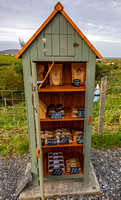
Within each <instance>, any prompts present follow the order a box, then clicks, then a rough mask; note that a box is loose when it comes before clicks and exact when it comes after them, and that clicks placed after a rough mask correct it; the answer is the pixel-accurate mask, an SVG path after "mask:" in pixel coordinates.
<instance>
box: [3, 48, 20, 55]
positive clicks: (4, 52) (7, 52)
mask: <svg viewBox="0 0 121 200" xmlns="http://www.w3.org/2000/svg"><path fill="white" fill-rule="evenodd" d="M18 52H19V49H7V50H3V51H0V54H8V55H16V54H17V53H18Z"/></svg>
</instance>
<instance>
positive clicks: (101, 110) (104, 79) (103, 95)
mask: <svg viewBox="0 0 121 200" xmlns="http://www.w3.org/2000/svg"><path fill="white" fill-rule="evenodd" d="M106 85H107V77H102V78H101V90H100V108H99V127H98V135H100V136H101V135H103V126H104V114H105V98H106Z"/></svg>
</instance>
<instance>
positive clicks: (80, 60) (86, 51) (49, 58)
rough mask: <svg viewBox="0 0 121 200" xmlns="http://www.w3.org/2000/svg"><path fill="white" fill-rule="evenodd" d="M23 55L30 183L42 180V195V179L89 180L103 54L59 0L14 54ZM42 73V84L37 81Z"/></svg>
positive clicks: (36, 184)
mask: <svg viewBox="0 0 121 200" xmlns="http://www.w3.org/2000/svg"><path fill="white" fill-rule="evenodd" d="M21 57H22V61H23V73H24V87H25V96H26V106H27V120H28V131H29V144H30V157H31V172H32V183H33V185H34V186H38V185H39V182H40V189H41V193H42V198H44V184H43V183H44V181H43V180H44V179H47V180H50V179H65V178H83V180H84V181H85V182H88V179H89V166H90V149H91V129H92V114H93V93H94V80H95V64H96V58H99V59H101V58H102V56H101V55H100V54H99V52H98V51H97V50H96V49H95V47H94V46H93V45H92V44H91V43H90V42H89V40H88V39H87V38H86V37H85V36H84V34H83V33H82V32H81V31H80V30H79V28H78V27H77V26H76V25H75V24H74V22H73V21H72V20H71V19H70V18H69V16H68V15H67V14H66V13H65V11H64V9H63V6H62V5H61V4H60V3H59V2H58V3H57V4H56V5H55V8H54V11H53V12H52V13H51V14H50V16H49V17H48V18H47V19H46V21H45V22H44V23H43V24H42V25H41V26H40V28H39V29H38V30H37V31H36V33H35V34H34V35H33V36H32V37H31V38H30V40H29V41H28V42H27V43H26V44H25V45H24V47H23V48H22V49H21V50H20V51H19V52H18V54H17V55H16V56H15V58H16V59H17V58H21ZM50 67H51V68H50ZM48 69H49V71H48ZM54 69H55V72H54ZM74 70H75V71H74ZM52 72H53V74H54V76H55V77H56V76H58V78H57V79H56V78H55V81H56V82H57V80H58V79H59V80H60V82H59V83H58V84H56V83H54V82H53V76H52ZM78 72H79V74H78ZM39 74H40V76H39ZM39 77H41V78H40V79H42V80H39ZM44 78H46V79H45V81H44V84H45V87H40V86H37V81H43V79H44ZM59 106H60V107H61V108H60V107H59ZM49 109H50V110H51V111H50V110H49ZM59 109H60V110H61V111H58V110H59ZM39 111H40V112H42V113H39ZM49 112H50V113H49ZM53 114H55V115H53ZM56 114H57V115H56ZM60 114H61V116H60ZM41 115H42V116H43V117H40V116H41ZM63 138H65V139H63Z"/></svg>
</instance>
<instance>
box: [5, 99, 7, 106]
mask: <svg viewBox="0 0 121 200" xmlns="http://www.w3.org/2000/svg"><path fill="white" fill-rule="evenodd" d="M4 104H5V107H6V106H7V103H6V98H4Z"/></svg>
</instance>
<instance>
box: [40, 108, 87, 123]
mask: <svg viewBox="0 0 121 200" xmlns="http://www.w3.org/2000/svg"><path fill="white" fill-rule="evenodd" d="M65 113H66V115H65V116H64V118H62V119H51V118H50V117H49V116H48V115H47V117H46V119H40V121H41V122H56V121H57V122H59V121H60V122H61V121H84V118H78V117H71V109H70V108H65Z"/></svg>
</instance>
